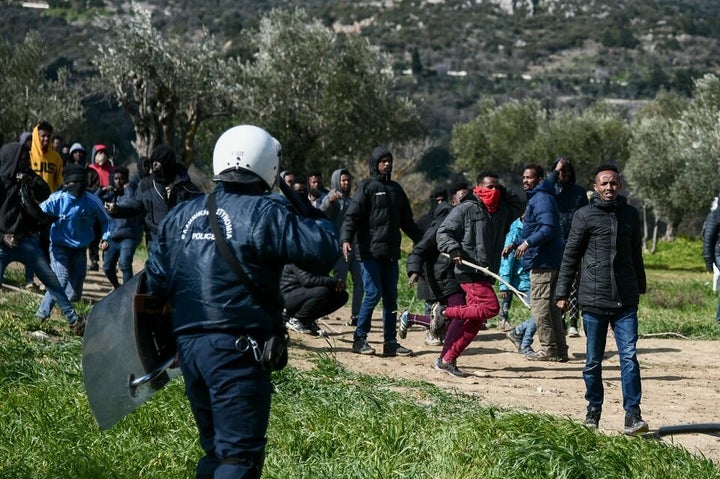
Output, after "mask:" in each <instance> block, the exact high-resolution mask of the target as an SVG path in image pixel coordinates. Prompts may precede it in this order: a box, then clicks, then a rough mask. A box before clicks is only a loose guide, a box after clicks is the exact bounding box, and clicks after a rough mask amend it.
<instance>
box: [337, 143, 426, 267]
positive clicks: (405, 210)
mask: <svg viewBox="0 0 720 479" xmlns="http://www.w3.org/2000/svg"><path fill="white" fill-rule="evenodd" d="M388 154H389V151H388V150H386V149H384V148H375V149H374V150H373V152H372V154H371V155H370V158H369V160H368V161H369V164H370V178H369V179H366V180H363V181H361V182H360V184H359V185H358V187H357V190H355V194H354V195H353V198H352V203H350V206H349V207H348V209H347V211H346V212H345V220H344V221H343V224H342V228H341V230H340V244H342V243H351V244H353V249H354V251H355V254H356V255H357V257H358V258H359V259H361V260H362V259H371V258H372V259H392V260H397V259H399V258H400V242H401V241H402V237H401V234H400V230H401V229H402V231H404V232H405V234H406V235H408V236H409V237H410V239H411V240H412V241H413V243H417V242H418V241H420V238H422V231H421V230H420V228H418V226H417V225H416V224H415V221H414V220H413V213H412V209H411V208H410V201H408V198H407V195H405V191H403V189H402V187H401V186H400V185H399V184H397V183H396V182H394V181H392V180H391V179H390V178H389V177H385V176H383V175H380V173H379V172H378V169H377V165H378V161H379V160H380V159H381V158H382V157H384V156H386V155H388Z"/></svg>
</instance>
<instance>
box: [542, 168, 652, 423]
mask: <svg viewBox="0 0 720 479" xmlns="http://www.w3.org/2000/svg"><path fill="white" fill-rule="evenodd" d="M594 178H595V183H594V185H593V189H594V190H595V193H593V196H592V198H591V199H590V205H588V206H584V207H582V208H580V209H579V210H577V211H576V212H575V215H574V216H573V220H572V227H571V228H570V235H569V236H568V240H567V243H566V244H565V251H564V254H563V259H562V264H561V266H560V277H559V279H558V284H557V289H556V295H555V296H556V298H557V306H558V308H560V309H561V310H563V311H564V310H565V309H566V308H567V306H568V300H567V299H568V296H569V294H570V286H571V284H572V282H573V279H574V278H575V276H576V274H577V272H578V270H580V288H579V292H578V302H579V303H580V308H581V309H582V312H583V327H584V328H585V333H586V335H587V354H586V359H585V369H584V370H583V379H584V380H585V388H586V393H585V399H586V400H587V401H588V407H587V416H586V417H585V425H586V426H588V427H590V428H597V427H598V423H599V421H600V414H601V411H602V405H603V396H604V391H603V381H602V360H603V355H604V354H605V341H606V339H607V332H608V327H612V329H613V331H614V333H615V343H616V344H617V350H618V356H619V357H620V380H621V383H622V395H623V409H625V434H637V433H640V432H644V431H647V430H648V425H647V423H646V422H645V421H643V419H642V416H641V415H640V399H641V398H642V387H641V385H640V365H639V363H638V360H637V340H638V317H637V311H638V303H639V302H640V294H643V293H645V289H646V279H645V265H644V263H643V257H642V233H641V229H640V216H639V215H638V212H637V210H636V209H635V208H633V207H632V206H630V205H629V204H628V203H627V199H626V198H625V197H624V196H620V195H619V194H618V193H619V191H620V188H621V187H622V183H621V182H620V175H619V173H618V169H617V167H616V166H614V165H601V166H599V167H598V168H596V169H595V174H594Z"/></svg>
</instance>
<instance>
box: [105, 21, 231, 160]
mask: <svg viewBox="0 0 720 479" xmlns="http://www.w3.org/2000/svg"><path fill="white" fill-rule="evenodd" d="M94 63H95V64H96V65H97V67H98V69H99V71H100V79H101V82H100V88H102V89H103V90H105V91H106V92H107V93H108V94H109V95H112V96H113V97H114V98H115V99H116V100H117V101H118V102H119V104H120V106H121V107H122V108H123V109H124V110H125V111H127V113H128V114H129V115H130V118H131V119H132V123H133V126H134V129H135V142H134V146H135V149H136V150H137V152H138V153H139V154H141V155H149V153H150V151H151V150H152V149H153V148H154V147H155V146H157V145H158V144H160V143H166V144H169V145H171V146H172V147H173V148H174V149H175V150H176V151H178V152H179V156H180V158H181V159H182V162H183V163H184V164H185V165H186V166H189V165H190V164H191V163H193V161H194V159H195V158H194V154H193V147H194V142H195V138H196V135H197V133H198V128H199V127H200V126H201V124H202V123H203V122H205V121H207V120H209V119H211V118H217V117H228V116H230V114H231V113H232V112H233V111H234V110H233V106H234V100H235V99H236V98H238V97H239V95H238V93H237V92H238V89H239V85H238V81H237V69H236V66H237V64H236V63H235V62H233V61H228V60H226V59H224V58H223V57H222V52H221V49H220V47H219V46H218V45H217V44H216V42H215V40H214V38H213V37H212V36H210V35H209V34H208V33H207V32H205V31H202V32H199V33H198V35H197V37H196V38H195V39H194V40H193V41H192V42H187V41H182V39H180V38H168V37H167V36H165V35H163V33H162V32H160V31H159V30H158V29H157V28H155V27H154V26H153V25H152V23H151V18H150V13H149V12H147V11H143V10H141V9H134V10H133V11H132V13H131V14H130V15H127V16H117V17H115V19H114V20H113V21H110V22H108V25H107V30H106V38H105V39H104V41H103V42H102V43H101V44H100V45H98V51H97V54H96V55H95V57H94Z"/></svg>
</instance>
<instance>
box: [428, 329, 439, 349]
mask: <svg viewBox="0 0 720 479" xmlns="http://www.w3.org/2000/svg"><path fill="white" fill-rule="evenodd" d="M442 343H443V342H442V339H440V338H436V337H435V336H433V335H432V334H431V333H430V331H427V332H426V333H425V344H427V345H428V346H442Z"/></svg>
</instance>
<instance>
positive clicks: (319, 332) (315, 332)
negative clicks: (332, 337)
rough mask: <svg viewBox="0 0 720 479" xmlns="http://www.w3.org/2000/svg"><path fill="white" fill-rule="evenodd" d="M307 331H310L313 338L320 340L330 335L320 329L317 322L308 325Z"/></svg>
mask: <svg viewBox="0 0 720 479" xmlns="http://www.w3.org/2000/svg"><path fill="white" fill-rule="evenodd" d="M307 329H309V330H310V333H309V334H310V335H311V336H316V337H318V338H327V337H328V334H327V333H326V332H325V331H324V330H322V329H320V326H318V324H317V322H315V321H313V322H312V323H310V324H308V325H307Z"/></svg>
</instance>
